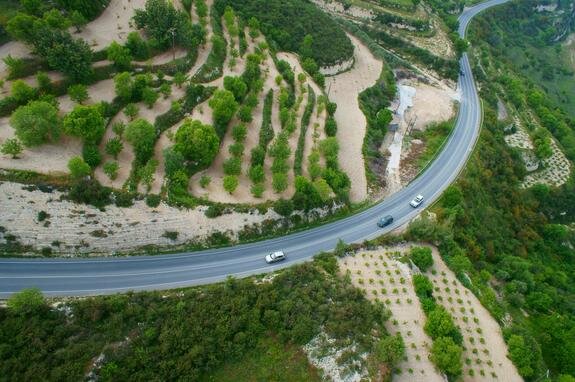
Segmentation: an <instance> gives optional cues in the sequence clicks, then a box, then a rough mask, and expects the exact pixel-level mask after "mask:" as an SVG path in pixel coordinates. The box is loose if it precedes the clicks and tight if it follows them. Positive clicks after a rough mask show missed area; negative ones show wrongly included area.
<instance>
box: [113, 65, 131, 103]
mask: <svg viewBox="0 0 575 382" xmlns="http://www.w3.org/2000/svg"><path fill="white" fill-rule="evenodd" d="M114 86H115V89H116V95H117V96H118V97H120V98H121V99H122V100H123V101H124V102H128V101H131V100H132V94H133V88H134V79H133V78H132V76H131V74H130V73H128V72H122V73H118V74H116V75H115V76H114Z"/></svg>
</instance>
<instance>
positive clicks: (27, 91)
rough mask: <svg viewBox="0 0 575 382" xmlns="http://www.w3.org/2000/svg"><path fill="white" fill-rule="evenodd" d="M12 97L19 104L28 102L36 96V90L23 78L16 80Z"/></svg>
mask: <svg viewBox="0 0 575 382" xmlns="http://www.w3.org/2000/svg"><path fill="white" fill-rule="evenodd" d="M11 95H12V98H13V99H14V101H16V102H17V103H19V104H25V103H28V101H30V100H32V99H34V98H36V90H34V88H32V87H31V86H30V85H28V84H27V83H26V82H24V81H22V80H16V81H14V82H13V83H12V93H11Z"/></svg>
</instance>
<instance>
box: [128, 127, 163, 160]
mask: <svg viewBox="0 0 575 382" xmlns="http://www.w3.org/2000/svg"><path fill="white" fill-rule="evenodd" d="M125 138H126V140H127V141H128V142H129V143H130V144H131V145H132V147H133V148H134V153H135V154H136V160H137V161H138V162H139V163H140V164H145V163H147V162H148V160H149V159H150V158H151V157H152V155H153V154H154V144H155V143H156V128H155V127H154V125H152V124H151V123H149V122H148V121H146V120H145V119H136V120H135V121H132V122H130V123H129V124H128V126H127V127H126V133H125Z"/></svg>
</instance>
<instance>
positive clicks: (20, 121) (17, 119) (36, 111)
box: [10, 101, 60, 147]
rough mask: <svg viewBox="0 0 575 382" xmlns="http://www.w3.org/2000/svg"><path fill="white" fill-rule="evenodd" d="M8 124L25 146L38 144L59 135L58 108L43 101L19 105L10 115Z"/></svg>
mask: <svg viewBox="0 0 575 382" xmlns="http://www.w3.org/2000/svg"><path fill="white" fill-rule="evenodd" d="M10 125H11V126H12V127H13V128H14V130H15V132H16V136H17V137H18V138H19V139H20V141H22V143H23V144H24V145H25V146H28V147H31V146H38V145H41V144H42V143H46V142H47V141H51V140H54V139H57V138H58V137H59V136H60V120H59V119H58V109H56V108H55V107H54V106H53V105H51V104H49V103H48V102H44V101H33V102H30V103H29V104H28V105H26V106H21V107H19V108H18V109H16V111H15V112H14V113H13V114H12V116H11V117H10Z"/></svg>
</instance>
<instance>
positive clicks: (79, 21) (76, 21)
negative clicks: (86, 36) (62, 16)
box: [70, 11, 88, 33]
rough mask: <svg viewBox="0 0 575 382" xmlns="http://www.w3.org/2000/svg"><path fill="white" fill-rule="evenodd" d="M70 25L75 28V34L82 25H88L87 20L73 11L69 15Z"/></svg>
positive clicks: (80, 29) (79, 30)
mask: <svg viewBox="0 0 575 382" xmlns="http://www.w3.org/2000/svg"><path fill="white" fill-rule="evenodd" d="M70 23H72V25H73V26H74V27H75V28H76V33H80V32H81V31H82V28H83V27H84V25H86V24H87V23H88V20H86V18H85V17H84V15H82V14H81V13H80V12H78V11H73V12H72V13H70Z"/></svg>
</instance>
